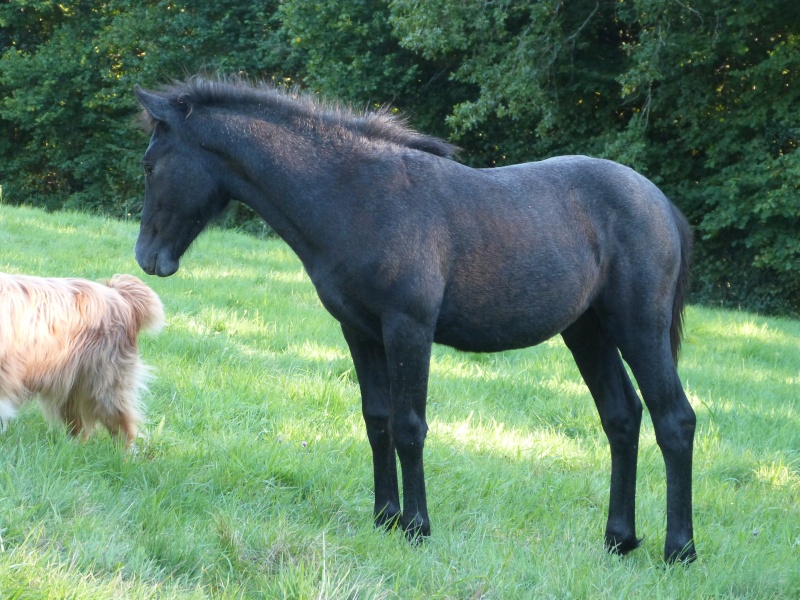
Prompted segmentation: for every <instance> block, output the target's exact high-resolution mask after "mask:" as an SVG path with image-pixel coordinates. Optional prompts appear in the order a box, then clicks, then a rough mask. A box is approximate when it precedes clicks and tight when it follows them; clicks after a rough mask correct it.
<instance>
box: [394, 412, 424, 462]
mask: <svg viewBox="0 0 800 600" xmlns="http://www.w3.org/2000/svg"><path fill="white" fill-rule="evenodd" d="M392 433H393V435H394V443H395V447H396V448H397V452H398V454H400V455H403V454H409V453H417V452H422V447H423V446H424V444H425V437H426V436H427V434H428V424H427V423H426V422H425V420H424V419H422V418H420V417H419V415H417V414H416V413H415V412H411V413H410V414H409V415H407V416H406V417H405V418H401V419H398V418H396V419H395V420H394V422H393V423H392Z"/></svg>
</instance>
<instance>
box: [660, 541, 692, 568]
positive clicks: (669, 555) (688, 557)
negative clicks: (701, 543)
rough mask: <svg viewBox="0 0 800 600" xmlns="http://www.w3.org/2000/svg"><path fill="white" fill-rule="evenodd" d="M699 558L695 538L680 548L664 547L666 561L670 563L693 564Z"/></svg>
mask: <svg viewBox="0 0 800 600" xmlns="http://www.w3.org/2000/svg"><path fill="white" fill-rule="evenodd" d="M696 560H697V551H696V550H695V548H694V540H689V542H688V543H687V544H686V545H684V546H682V547H681V548H679V549H670V548H668V547H666V546H665V547H664V561H665V562H666V563H667V564H668V565H671V564H675V563H676V562H678V563H683V564H685V565H688V564H691V563H693V562H694V561H696Z"/></svg>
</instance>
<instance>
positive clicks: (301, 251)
mask: <svg viewBox="0 0 800 600" xmlns="http://www.w3.org/2000/svg"><path fill="white" fill-rule="evenodd" d="M221 125H222V129H221V130H220V129H218V130H217V133H216V134H211V135H210V132H212V131H213V128H210V127H209V128H205V127H201V128H198V130H199V131H203V132H204V133H203V134H202V135H203V138H204V139H203V140H202V141H201V144H202V145H203V146H204V147H205V148H208V149H210V150H212V151H213V152H215V153H217V154H218V155H220V156H221V157H222V158H223V159H224V161H225V163H226V164H227V165H228V166H229V167H231V168H230V169H229V170H228V171H227V176H226V187H228V192H229V195H230V196H231V197H232V198H236V199H237V200H239V201H241V202H243V203H244V204H246V205H248V206H249V207H250V208H252V209H253V210H254V211H255V212H256V213H258V214H259V215H260V216H261V217H262V218H263V219H264V220H265V221H266V222H267V224H268V225H269V226H270V227H271V228H272V229H273V230H274V231H275V232H276V233H277V234H278V235H279V236H280V237H281V238H283V239H284V240H285V241H286V242H287V243H288V244H289V245H290V246H291V247H292V248H293V250H294V251H295V252H296V253H297V254H298V256H299V257H300V259H301V260H302V261H303V262H304V263H307V262H309V261H311V260H313V255H314V254H315V253H317V252H319V251H321V250H323V249H322V248H320V244H321V243H323V242H324V241H325V240H327V239H329V236H328V235H324V233H325V232H326V230H328V229H329V226H330V219H331V218H336V217H337V215H335V214H332V211H333V206H332V205H331V204H330V200H331V199H330V196H329V194H328V189H329V187H330V183H331V181H332V180H333V178H334V177H335V172H336V170H337V169H338V168H339V167H338V165H339V164H340V163H341V162H342V160H344V159H345V157H346V156H347V149H346V148H339V149H338V150H339V151H338V153H337V154H335V155H334V153H332V152H330V148H328V147H327V146H326V144H324V143H320V141H319V140H316V139H313V138H312V137H311V135H309V134H308V133H306V132H297V131H294V130H293V129H291V128H289V127H281V126H278V125H275V124H272V123H269V122H266V121H263V120H257V119H252V118H244V117H226V118H225V119H224V121H223V122H222V123H221ZM335 156H338V159H337V158H335Z"/></svg>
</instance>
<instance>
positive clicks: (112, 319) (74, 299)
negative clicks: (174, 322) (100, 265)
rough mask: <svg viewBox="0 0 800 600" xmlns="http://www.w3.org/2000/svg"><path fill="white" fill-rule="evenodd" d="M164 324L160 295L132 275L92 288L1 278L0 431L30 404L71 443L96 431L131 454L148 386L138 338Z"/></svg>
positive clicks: (24, 277)
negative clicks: (64, 427)
mask: <svg viewBox="0 0 800 600" xmlns="http://www.w3.org/2000/svg"><path fill="white" fill-rule="evenodd" d="M163 323H164V307H163V305H162V303H161V300H160V299H159V297H158V295H157V294H156V293H155V292H154V291H153V290H151V289H150V288H149V287H147V286H146V285H145V284H144V283H142V281H141V280H140V279H138V278H137V277H134V276H133V275H114V276H113V277H112V278H111V279H109V280H108V281H104V282H102V283H95V282H93V281H88V280H85V279H57V278H44V277H33V276H27V275H8V274H5V273H0V427H2V429H5V428H6V426H7V424H8V421H9V419H11V418H13V417H14V416H15V415H16V413H17V410H18V409H19V407H20V406H22V404H24V403H25V402H27V401H29V400H32V399H33V398H34V397H35V398H37V399H38V401H39V404H40V406H41V407H42V410H43V412H44V414H45V416H46V417H47V418H48V419H49V420H51V421H55V422H61V423H65V424H66V425H67V426H68V427H69V428H70V432H71V433H72V434H73V435H79V434H80V435H82V436H83V437H84V438H86V437H88V436H89V435H90V434H91V433H92V430H93V429H94V427H95V425H96V424H97V423H100V424H102V425H104V426H105V427H106V428H107V429H108V431H109V432H110V433H111V434H112V435H113V436H119V437H120V438H122V439H123V440H124V442H125V445H126V446H130V444H131V443H132V442H133V440H134V439H135V438H136V435H137V433H138V428H139V425H140V423H141V420H142V413H141V405H140V401H139V394H140V392H141V391H142V390H143V388H144V387H145V385H146V383H147V380H148V378H149V370H148V368H147V367H146V366H145V365H144V364H143V363H142V361H141V359H140V358H139V354H138V350H137V337H138V334H139V332H140V331H142V330H144V331H151V332H156V331H158V330H160V329H161V327H162V326H163Z"/></svg>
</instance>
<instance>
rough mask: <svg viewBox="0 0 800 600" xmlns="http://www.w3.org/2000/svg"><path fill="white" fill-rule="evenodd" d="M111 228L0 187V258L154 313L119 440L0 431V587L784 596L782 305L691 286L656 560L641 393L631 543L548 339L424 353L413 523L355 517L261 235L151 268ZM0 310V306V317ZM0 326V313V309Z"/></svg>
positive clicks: (32, 595) (340, 447) (797, 420)
mask: <svg viewBox="0 0 800 600" xmlns="http://www.w3.org/2000/svg"><path fill="white" fill-rule="evenodd" d="M135 237H136V225H135V224H134V223H123V222H117V221H108V220H103V219H98V218H94V217H88V216H84V215H78V214H72V213H58V214H45V213H42V212H39V211H36V210H32V209H27V208H10V207H8V206H2V205H0V271H6V272H13V273H29V274H37V275H45V276H80V277H86V278H91V279H97V278H103V277H107V276H109V275H111V274H112V273H115V272H128V273H133V274H137V275H141V276H142V277H143V278H144V279H145V280H146V282H147V283H149V284H150V285H151V286H152V287H153V288H154V289H155V290H156V291H157V292H158V293H159V294H160V295H161V298H162V300H163V301H164V304H165V307H166V311H167V315H168V326H167V327H166V328H165V330H164V331H163V332H162V333H161V334H160V335H159V336H157V337H143V338H142V344H141V351H142V354H143V356H144V358H145V360H146V361H147V362H148V363H149V364H151V365H152V366H153V367H154V368H155V371H156V374H157V375H156V378H155V380H154V381H153V383H152V384H151V389H150V393H149V394H147V395H146V397H145V401H146V404H147V407H148V420H147V424H146V426H145V428H144V437H143V438H142V439H141V440H140V441H139V443H138V445H137V446H138V447H137V451H136V453H135V454H132V455H130V456H127V455H125V454H124V453H123V452H121V451H120V450H119V449H118V448H117V447H116V446H115V445H114V444H113V443H112V442H111V441H110V439H109V437H108V436H107V435H106V434H105V433H102V434H100V435H96V436H95V437H93V438H92V439H90V440H89V441H88V442H87V443H83V444H82V443H78V442H76V441H75V440H72V439H70V438H69V437H68V436H67V435H66V434H65V432H64V431H62V430H61V429H58V428H51V427H49V426H48V425H47V424H46V422H45V421H44V419H43V417H42V416H41V414H40V413H39V411H38V408H37V407H36V406H35V405H29V406H28V407H27V408H26V409H24V410H23V411H22V412H21V414H20V418H19V419H18V420H16V421H15V422H13V423H12V424H11V426H10V427H9V429H8V431H7V432H6V433H5V434H4V435H0V465H1V466H0V598H2V599H3V600H7V599H11V598H19V599H39V598H41V599H62V598H75V599H81V600H83V599H103V600H105V599H110V598H115V599H116V598H131V599H150V598H167V599H178V598H181V599H183V598H332V599H333V598H370V599H371V598H401V599H407V598H409V599H410V598H420V599H428V598H459V599H460V598H464V599H478V598H501V599H507V598H643V599H656V598H682V599H683V598H798V597H800V393H798V390H800V322H797V321H789V320H781V319H767V318H762V317H759V316H756V315H752V314H746V313H739V312H724V311H717V310H709V309H702V308H696V307H690V309H689V310H688V314H687V325H686V332H687V335H686V338H685V341H684V351H683V355H682V359H681V366H680V372H681V377H682V379H683V382H684V384H685V386H686V390H687V393H688V395H689V398H690V400H691V402H692V404H693V406H694V408H695V410H696V411H697V415H698V428H697V436H696V441H695V472H694V485H695V499H694V516H695V535H696V543H697V549H698V553H699V559H698V561H697V562H696V563H694V564H693V565H691V566H690V567H689V568H685V567H683V566H677V567H670V568H668V567H665V566H664V564H663V561H662V551H663V542H664V527H665V485H664V466H663V461H662V458H661V454H660V452H659V450H658V447H657V446H656V444H655V439H654V435H653V430H652V425H651V423H650V421H649V418H648V417H647V415H645V423H644V424H643V427H642V442H641V446H640V453H639V457H640V458H639V461H640V462H639V465H640V466H639V479H638V494H637V509H638V513H637V527H638V533H639V535H644V542H643V545H642V547H641V548H640V549H638V550H636V551H635V552H633V553H632V554H631V555H630V556H628V557H626V558H624V559H620V558H617V557H614V556H610V555H608V554H606V552H605V551H604V550H603V544H602V538H603V530H604V527H605V517H606V510H607V503H608V478H609V469H610V460H609V452H608V445H607V442H606V439H605V436H604V434H603V432H602V429H601V428H600V423H599V419H598V418H597V414H596V412H595V409H594V406H593V403H592V400H591V398H590V396H589V394H588V392H587V390H586V388H585V387H584V385H583V383H582V382H581V380H580V378H579V375H578V372H577V369H576V367H575V366H574V364H573V362H572V360H571V358H570V356H569V353H568V352H567V350H566V349H565V347H564V345H563V344H562V342H561V341H560V339H555V340H551V341H550V342H547V343H545V344H542V345H541V346H538V347H536V348H532V349H528V350H524V351H516V352H507V353H500V354H490V355H478V354H464V353H458V352H455V351H452V350H450V349H447V348H442V347H437V348H435V350H434V355H433V358H432V367H431V382H430V390H429V411H428V414H429V419H430V433H429V436H428V441H427V445H426V449H425V455H426V475H427V482H428V502H429V508H430V513H431V520H432V528H433V535H432V537H431V539H430V540H429V541H428V542H427V543H426V544H424V545H422V546H421V547H412V546H410V545H408V544H407V543H406V542H405V540H404V538H403V536H402V535H398V534H388V533H384V532H379V531H375V530H374V529H373V527H372V525H371V511H372V474H371V459H370V451H369V445H368V443H367V439H366V434H365V432H364V427H363V424H362V420H361V415H360V403H359V398H358V389H357V387H358V386H357V383H356V381H355V376H354V372H353V367H352V364H351V361H350V358H349V356H348V353H347V351H346V347H345V344H344V341H343V339H342V337H341V333H340V331H339V329H338V326H337V324H336V322H335V321H334V320H333V319H332V318H331V317H330V316H329V315H328V314H327V313H326V312H325V311H324V309H323V308H322V307H321V305H320V303H319V301H318V300H317V298H316V295H315V292H314V290H313V288H312V286H311V284H310V282H309V281H308V279H307V277H306V276H305V274H304V273H303V271H302V269H301V266H300V263H299V261H298V260H297V259H296V258H295V257H294V255H293V254H292V253H291V252H290V251H289V249H288V248H287V247H286V246H285V245H284V244H283V243H281V242H280V241H277V240H269V241H263V240H256V239H253V238H250V237H247V236H244V235H240V234H236V233H232V232H222V231H215V230H212V231H210V232H208V233H207V234H205V235H204V236H202V237H201V238H200V240H199V241H198V242H197V243H196V244H195V246H194V247H193V248H192V249H191V250H190V251H189V253H188V254H187V256H186V257H185V259H184V261H183V263H182V268H181V270H180V271H179V272H178V273H177V274H176V275H175V276H173V277H171V278H169V279H156V278H149V277H146V276H144V275H143V274H141V272H140V270H139V268H138V267H137V265H136V263H135V261H134V258H133V244H134V241H135ZM0 319H2V315H0ZM0 326H2V321H1V320H0Z"/></svg>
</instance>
